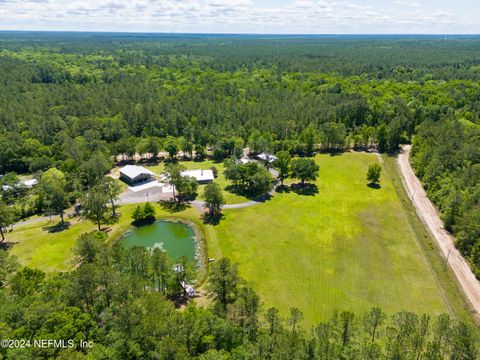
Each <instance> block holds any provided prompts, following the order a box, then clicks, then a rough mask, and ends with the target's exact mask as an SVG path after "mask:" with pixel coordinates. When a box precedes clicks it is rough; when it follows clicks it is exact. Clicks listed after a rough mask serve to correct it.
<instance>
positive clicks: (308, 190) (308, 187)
mask: <svg viewBox="0 0 480 360" xmlns="http://www.w3.org/2000/svg"><path fill="white" fill-rule="evenodd" d="M290 189H291V191H293V192H294V193H295V194H297V195H302V196H315V195H316V194H318V186H317V185H315V184H303V185H302V184H292V185H290Z"/></svg>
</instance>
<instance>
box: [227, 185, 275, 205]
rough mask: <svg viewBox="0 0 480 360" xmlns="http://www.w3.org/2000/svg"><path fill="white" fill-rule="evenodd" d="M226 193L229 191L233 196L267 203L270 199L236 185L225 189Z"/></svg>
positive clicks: (267, 196)
mask: <svg viewBox="0 0 480 360" xmlns="http://www.w3.org/2000/svg"><path fill="white" fill-rule="evenodd" d="M224 190H225V191H228V192H230V193H232V194H235V195H239V196H243V197H246V198H247V199H249V200H255V201H262V202H263V201H266V200H268V199H270V196H269V195H265V194H258V193H253V192H251V191H248V190H247V189H245V188H243V187H241V186H235V185H228V186H226V187H225V188H224Z"/></svg>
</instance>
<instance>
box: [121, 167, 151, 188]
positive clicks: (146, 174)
mask: <svg viewBox="0 0 480 360" xmlns="http://www.w3.org/2000/svg"><path fill="white" fill-rule="evenodd" d="M120 179H122V180H123V181H125V182H126V183H128V184H131V185H133V184H138V183H142V182H147V181H151V180H154V179H155V173H154V172H152V171H150V170H148V169H145V168H144V167H143V166H136V165H126V166H124V167H122V168H121V169H120Z"/></svg>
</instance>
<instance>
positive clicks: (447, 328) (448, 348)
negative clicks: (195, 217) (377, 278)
mask: <svg viewBox="0 0 480 360" xmlns="http://www.w3.org/2000/svg"><path fill="white" fill-rule="evenodd" d="M0 49H1V50H0V84H1V86H0V143H1V144H2V145H1V146H0V175H1V178H0V185H2V187H1V190H0V196H1V199H0V230H2V228H5V227H7V226H8V225H10V224H12V223H13V222H14V221H15V220H18V219H21V218H25V217H28V216H30V215H32V214H39V213H45V214H52V213H59V214H63V210H64V209H66V208H68V207H69V206H70V205H73V204H75V203H76V202H77V201H78V199H79V198H81V197H82V194H85V193H86V192H89V193H90V192H91V191H93V190H95V189H97V190H98V189H99V187H100V186H109V185H108V184H103V183H101V181H100V180H101V179H103V177H104V175H105V174H106V173H107V172H108V171H109V170H110V169H111V168H112V166H113V164H114V163H115V162H116V161H118V160H128V159H133V158H135V157H137V159H138V158H140V159H148V158H157V157H158V156H165V157H166V156H169V157H171V158H174V157H175V156H177V154H179V155H180V154H181V155H182V156H188V157H193V156H194V154H195V156H197V157H198V156H200V157H203V156H207V155H208V156H212V157H213V158H214V159H215V160H218V161H223V160H227V162H226V164H228V161H229V158H231V157H234V158H235V157H240V156H241V154H242V152H243V149H244V147H249V149H250V151H251V152H252V153H260V152H263V151H266V152H270V153H276V154H278V153H282V154H284V155H285V156H288V154H289V155H291V156H311V155H312V154H313V153H315V152H322V151H329V152H337V151H343V150H348V149H359V150H365V149H371V150H378V151H380V152H387V153H392V154H394V153H396V152H397V151H398V150H399V147H400V145H401V144H403V143H410V142H412V143H413V144H414V147H413V152H412V156H413V160H412V163H413V165H414V167H415V169H416V171H417V174H418V175H419V177H420V178H421V179H422V181H423V182H424V184H425V187H426V189H427V191H428V193H429V195H430V197H431V199H432V200H433V201H434V202H435V204H436V205H437V206H438V207H439V209H440V210H441V211H442V216H443V218H444V221H445V225H446V227H447V228H448V229H449V230H450V231H452V232H453V233H454V234H455V235H456V236H457V239H458V247H459V248H460V250H461V251H462V253H463V254H464V256H465V258H466V259H467V260H468V261H469V262H470V264H471V266H472V269H473V270H474V271H475V272H476V275H477V276H478V277H479V278H480V83H479V80H480V38H478V37H474V36H472V37H468V36H464V37H461V36H457V37H452V36H449V37H443V36H423V37H422V36H416V37H415V36H403V37H402V36H392V37H388V36H359V37H320V36H319V37H315V36H297V37H287V36H263V37H260V36H240V35H238V36H233V35H232V36H229V35H216V36H214V35H174V34H172V35H159V34H156V35H155V34H102V33H70V34H69V33H21V32H0ZM230 172H233V170H231V171H230ZM24 177H35V178H37V179H38V180H39V182H40V184H39V186H38V189H40V191H38V190H35V189H30V188H28V187H25V186H22V185H21V183H20V182H19V180H20V179H22V178H24ZM100 183H101V184H100ZM58 184H61V186H58ZM60 188H61V189H60ZM42 189H43V190H44V191H43V192H42ZM49 189H50V190H49ZM58 189H60V190H61V191H60V192H61V194H60V195H59V198H60V197H61V204H60V205H59V204H58V203H59V201H58V198H57V199H49V198H48V196H47V197H46V196H45V194H47V193H51V194H56V195H58V194H59V191H54V190H58ZM92 189H93V190H92ZM101 189H105V188H104V187H102V188H101ZM47 190H48V191H47ZM115 191H119V190H118V189H117V190H115ZM55 201H56V206H57V208H59V209H60V211H61V212H55V211H58V209H55V208H54V207H52V206H51V204H52V203H55ZM12 209H13V211H12ZM2 235H3V233H2ZM95 239H97V240H98V236H97V237H96V236H94V235H92V236H90V237H87V238H83V239H82V240H79V249H78V254H79V257H80V258H81V259H83V260H82V264H81V265H80V266H79V268H78V269H76V270H75V271H73V272H71V273H68V274H59V275H56V276H53V277H47V276H45V274H43V273H42V272H40V271H38V270H34V269H29V268H21V267H19V266H18V265H17V264H16V262H15V259H12V258H10V257H9V256H8V255H7V253H5V252H3V251H1V252H0V286H1V290H0V298H1V301H0V335H3V336H1V337H3V338H8V336H7V335H11V334H15V338H26V339H33V338H42V337H43V338H49V337H60V338H75V339H77V340H80V339H88V340H92V341H94V342H95V343H96V344H98V346H95V349H94V350H92V352H91V353H90V354H89V355H86V354H84V353H82V352H81V351H76V350H79V349H62V350H58V349H32V348H30V349H18V350H6V349H0V357H1V356H3V355H5V354H7V353H8V357H9V358H19V359H20V358H22V359H24V358H25V359H26V358H35V357H46V356H59V357H60V358H65V359H72V358H73V359H75V358H84V357H87V356H90V357H89V358H95V359H97V358H113V359H129V358H132V359H133V358H165V359H167V358H168V359H184V358H189V357H193V358H195V357H198V358H201V359H222V358H225V359H229V358H233V359H257V358H266V359H268V358H282V359H335V358H339V359H354V358H367V359H376V358H379V357H385V358H394V359H419V358H428V359H442V358H451V359H473V358H475V354H476V353H475V351H476V350H475V341H474V339H473V335H472V331H471V329H470V328H469V327H468V326H466V325H465V324H462V323H460V322H457V321H456V320H453V319H450V318H448V317H447V316H440V317H438V318H437V319H431V318H429V317H428V316H426V315H415V314H411V313H407V312H402V313H399V314H396V315H393V316H387V315H385V314H384V313H383V312H382V311H381V309H377V308H375V309H372V310H371V312H369V313H367V314H352V313H350V312H340V313H338V314H332V319H331V320H330V321H326V322H324V323H321V324H319V325H318V326H316V327H315V328H314V329H304V328H302V327H301V326H299V323H300V322H301V318H302V315H301V313H300V312H299V311H298V309H292V314H291V317H290V318H288V319H281V318H280V317H279V314H278V312H277V311H276V310H275V309H262V308H261V306H260V304H261V301H260V299H258V296H257V295H256V294H255V293H254V292H253V291H252V290H251V289H250V288H249V287H248V284H245V283H244V282H243V281H242V280H241V279H240V278H239V277H238V274H237V273H236V268H235V265H234V264H231V263H229V261H228V260H222V261H218V262H217V263H216V264H215V265H214V266H213V269H212V270H211V271H212V272H211V276H210V283H209V287H210V288H209V293H210V296H211V297H212V299H213V300H214V301H213V303H214V306H213V307H212V308H210V309H203V308H196V307H195V306H193V305H191V304H190V305H188V306H187V307H186V308H185V309H184V310H183V311H182V312H178V311H175V307H174V303H175V302H176V301H177V300H178V298H181V297H182V294H181V290H180V289H178V287H177V288H176V287H175V286H174V285H172V286H168V287H167V286H166V285H165V284H166V283H167V282H168V281H173V282H172V284H178V281H176V280H178V279H176V280H175V277H176V276H178V274H174V273H171V271H166V270H165V271H166V272H163V273H162V271H163V270H160V269H159V266H160V267H161V268H162V269H163V268H165V269H166V268H167V267H168V266H167V267H165V266H166V265H165V263H164V261H165V259H158V258H155V256H154V255H151V254H149V253H145V252H142V251H140V250H136V251H132V252H131V253H129V252H122V251H120V250H119V249H118V248H113V249H110V248H108V249H104V248H103V247H102V246H101V245H100V242H98V241H96V240H95ZM89 249H90V251H92V249H94V250H95V252H94V253H89ZM98 254H102V255H101V256H99V255H98ZM162 264H163V265H162ZM106 268H108V271H104V270H105V269H106ZM168 268H170V269H171V267H168ZM184 275H185V274H184ZM185 276H186V275H185ZM159 277H160V278H162V279H163V280H162V281H165V284H164V285H162V283H161V282H160V283H159ZM216 277H217V280H218V278H222V279H225V278H226V279H229V280H228V281H230V283H228V288H222V287H221V286H220V285H219V283H220V284H223V285H225V284H226V283H225V281H217V282H216V280H215V279H216ZM172 279H173V280H172ZM219 286H220V288H219ZM166 288H169V289H171V288H173V289H174V290H175V289H176V290H175V291H176V292H175V291H174V292H173V293H167V292H165V291H163V290H164V289H166ZM152 289H154V290H156V291H151V290H152ZM170 300H172V301H170ZM177 305H178V304H177ZM339 310H341V309H339ZM127 315H128V316H127ZM146 334H152V335H151V336H149V335H146ZM10 337H12V336H10ZM158 339H161V340H160V341H158ZM85 352H86V350H85Z"/></svg>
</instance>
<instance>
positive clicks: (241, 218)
mask: <svg viewBox="0 0 480 360" xmlns="http://www.w3.org/2000/svg"><path fill="white" fill-rule="evenodd" d="M316 161H317V162H318V164H319V165H320V178H319V179H318V181H317V182H316V185H317V186H318V194H316V195H314V196H306V195H299V194H296V193H293V192H290V193H281V194H276V195H275V196H274V197H273V198H272V199H271V200H270V201H268V202H266V203H264V204H261V205H257V206H253V207H249V208H245V209H234V210H233V209H232V210H226V211H224V213H225V219H224V220H223V221H222V222H221V223H220V224H219V225H218V226H216V227H215V232H216V237H215V238H213V237H212V238H211V240H210V243H209V244H208V247H209V256H211V257H216V258H220V257H221V256H225V257H229V258H231V259H232V260H233V261H235V262H237V263H238V264H239V270H240V274H241V275H242V276H243V277H244V278H245V279H247V280H248V282H249V283H250V284H251V285H252V286H253V288H254V289H255V290H256V291H257V292H258V293H259V295H260V297H261V299H262V301H263V304H264V307H265V308H268V307H270V306H276V307H278V308H279V309H280V310H281V312H282V313H283V315H285V316H287V315H288V311H289V308H290V307H293V306H295V307H298V308H299V309H301V310H302V311H303V312H304V314H305V318H306V319H309V322H310V321H311V323H312V324H313V323H315V322H317V321H319V320H321V319H326V318H329V317H330V316H331V315H332V312H333V310H335V309H336V310H344V309H347V310H354V311H356V312H358V311H364V310H366V309H369V308H370V307H372V306H375V305H379V306H381V307H382V308H383V309H384V310H385V311H387V312H388V313H392V312H397V311H400V310H403V309H405V310H410V311H415V312H427V313H430V314H438V313H443V312H446V311H447V308H446V306H445V304H444V303H443V300H442V297H441V292H440V290H439V288H438V287H437V285H436V283H435V280H434V277H433V275H432V273H431V271H430V269H429V267H428V264H427V262H426V260H425V258H424V257H423V255H422V252H421V249H420V247H419V245H418V244H417V242H416V241H417V240H416V238H415V235H414V233H413V230H412V229H411V228H410V227H409V224H408V222H407V219H406V217H405V216H404V214H403V210H402V207H401V204H400V202H399V200H398V198H397V195H396V193H395V189H394V187H393V185H392V183H391V182H389V181H388V180H387V179H386V178H385V177H382V179H381V188H380V189H373V188H370V187H368V186H367V181H366V173H367V168H368V166H369V164H372V163H374V162H376V161H378V159H377V157H376V155H373V154H361V153H345V154H342V155H338V156H330V155H317V157H316Z"/></svg>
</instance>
